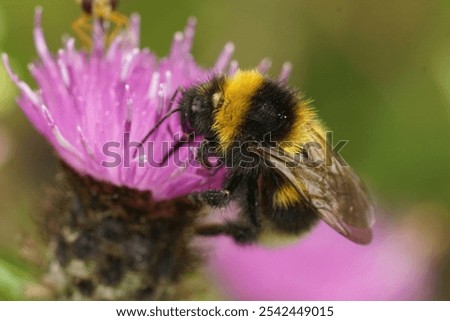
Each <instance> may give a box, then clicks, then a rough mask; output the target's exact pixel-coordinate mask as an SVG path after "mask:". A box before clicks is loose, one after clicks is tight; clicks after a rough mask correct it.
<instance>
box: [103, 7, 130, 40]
mask: <svg viewBox="0 0 450 321" xmlns="http://www.w3.org/2000/svg"><path fill="white" fill-rule="evenodd" d="M105 20H108V21H110V22H112V23H114V25H115V26H114V29H113V30H112V31H111V33H110V34H109V35H108V39H107V43H108V44H110V43H111V42H112V41H113V40H114V38H115V37H116V36H117V34H118V33H119V32H120V30H122V29H123V28H126V27H128V22H129V21H128V17H127V16H125V15H123V14H121V13H119V12H117V11H113V12H111V13H109V14H108V18H106V19H105Z"/></svg>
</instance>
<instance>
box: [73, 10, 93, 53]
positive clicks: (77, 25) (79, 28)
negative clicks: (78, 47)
mask: <svg viewBox="0 0 450 321" xmlns="http://www.w3.org/2000/svg"><path fill="white" fill-rule="evenodd" d="M90 18H91V17H90V16H89V15H88V14H86V13H85V14H83V15H82V16H81V17H79V18H78V19H77V20H75V21H74V22H73V23H72V29H73V31H74V32H75V34H76V35H77V37H78V38H79V39H80V40H81V42H82V43H83V47H84V48H85V49H89V48H91V46H92V39H91V37H90V35H89V32H91V31H92V25H91V24H90V23H89V20H90Z"/></svg>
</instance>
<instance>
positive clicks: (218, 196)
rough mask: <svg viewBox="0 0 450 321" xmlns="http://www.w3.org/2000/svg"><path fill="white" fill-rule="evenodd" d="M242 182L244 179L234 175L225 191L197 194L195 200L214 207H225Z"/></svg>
mask: <svg viewBox="0 0 450 321" xmlns="http://www.w3.org/2000/svg"><path fill="white" fill-rule="evenodd" d="M241 182H242V177H241V176H240V175H234V176H232V177H231V179H230V181H229V182H228V183H227V184H226V185H225V187H224V188H223V189H221V190H208V191H205V192H201V193H196V194H194V195H193V197H194V199H195V200H197V201H200V202H203V203H207V204H208V205H210V206H212V207H224V206H226V205H227V204H228V203H229V201H230V196H231V194H232V193H233V192H234V191H235V189H236V188H237V187H238V186H239V184H241Z"/></svg>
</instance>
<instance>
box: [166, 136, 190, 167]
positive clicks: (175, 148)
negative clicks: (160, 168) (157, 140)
mask: <svg viewBox="0 0 450 321" xmlns="http://www.w3.org/2000/svg"><path fill="white" fill-rule="evenodd" d="M193 139H194V135H191V134H189V135H185V136H183V137H181V138H180V139H179V140H176V141H175V144H174V145H173V147H172V148H171V149H170V150H169V151H168V152H167V153H166V154H165V155H164V157H163V159H162V161H161V163H162V164H165V163H166V162H167V160H168V159H169V157H170V156H172V155H173V154H175V152H177V151H178V150H179V149H180V148H181V146H183V145H185V144H187V143H190V142H192V141H193Z"/></svg>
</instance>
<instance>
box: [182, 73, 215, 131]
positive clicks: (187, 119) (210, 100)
mask: <svg viewBox="0 0 450 321" xmlns="http://www.w3.org/2000/svg"><path fill="white" fill-rule="evenodd" d="M222 82H223V79H222V78H220V77H216V78H213V79H212V80H211V81H209V82H207V83H204V84H201V85H199V86H195V87H192V88H189V89H187V90H186V91H185V92H184V93H183V96H182V97H181V101H180V109H181V122H182V124H183V129H184V130H185V132H186V133H192V132H194V133H196V134H199V135H204V136H206V137H212V136H213V135H214V134H213V131H212V127H213V123H214V113H215V110H216V109H217V108H218V101H217V97H218V96H221V89H220V88H221V83H222Z"/></svg>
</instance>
